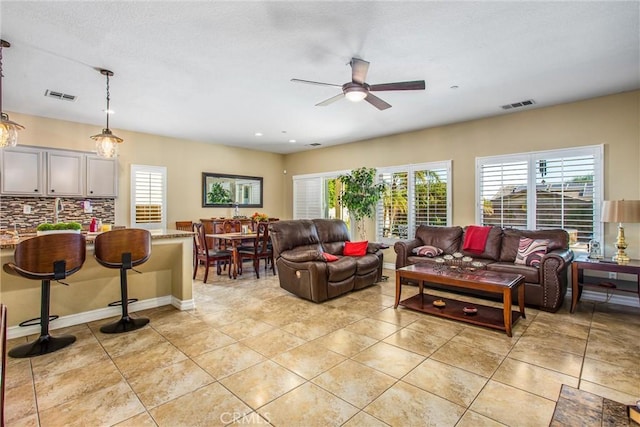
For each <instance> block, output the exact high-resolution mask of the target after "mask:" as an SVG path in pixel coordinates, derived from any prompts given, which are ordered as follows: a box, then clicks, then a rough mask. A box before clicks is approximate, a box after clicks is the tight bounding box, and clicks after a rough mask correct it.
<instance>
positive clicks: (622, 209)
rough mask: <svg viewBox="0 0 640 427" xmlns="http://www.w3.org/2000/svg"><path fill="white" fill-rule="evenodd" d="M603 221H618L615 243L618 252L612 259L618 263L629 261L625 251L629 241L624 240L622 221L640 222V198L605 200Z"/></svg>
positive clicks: (603, 203)
mask: <svg viewBox="0 0 640 427" xmlns="http://www.w3.org/2000/svg"><path fill="white" fill-rule="evenodd" d="M602 222H617V223H618V237H617V239H616V243H615V244H614V245H613V246H614V247H615V248H616V249H617V251H618V252H617V253H616V254H615V255H614V256H613V258H612V260H613V261H615V262H617V263H618V264H624V263H627V262H629V257H628V256H627V254H626V253H625V251H624V250H625V249H627V246H628V245H627V242H626V241H625V240H624V228H623V227H622V223H624V222H627V223H635V222H640V200H605V201H603V202H602Z"/></svg>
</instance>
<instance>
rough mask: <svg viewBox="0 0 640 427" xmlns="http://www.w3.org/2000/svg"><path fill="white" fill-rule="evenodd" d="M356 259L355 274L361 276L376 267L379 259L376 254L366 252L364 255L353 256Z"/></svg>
mask: <svg viewBox="0 0 640 427" xmlns="http://www.w3.org/2000/svg"><path fill="white" fill-rule="evenodd" d="M354 259H355V261H356V274H357V275H358V276H362V275H364V274H369V273H371V272H372V271H375V270H377V269H378V266H379V265H380V260H379V259H378V256H377V255H373V254H367V255H365V256H361V257H357V258H354Z"/></svg>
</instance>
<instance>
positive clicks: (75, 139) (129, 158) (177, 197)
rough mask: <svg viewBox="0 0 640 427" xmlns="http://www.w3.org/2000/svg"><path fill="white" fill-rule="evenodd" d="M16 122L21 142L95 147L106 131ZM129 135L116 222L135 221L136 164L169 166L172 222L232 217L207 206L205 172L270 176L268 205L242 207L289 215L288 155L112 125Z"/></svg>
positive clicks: (26, 119) (30, 119) (123, 148)
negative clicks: (133, 176) (95, 137)
mask: <svg viewBox="0 0 640 427" xmlns="http://www.w3.org/2000/svg"><path fill="white" fill-rule="evenodd" d="M11 118H12V120H14V121H16V122H18V123H20V124H21V125H23V126H24V127H25V130H23V131H22V132H20V142H19V143H20V144H23V145H35V146H45V147H55V148H64V149H70V150H81V151H95V148H94V142H93V140H91V139H90V138H89V137H90V136H91V135H95V134H97V133H100V131H101V128H100V127H99V126H92V125H85V124H80V123H74V122H66V121H61V120H52V119H46V118H42V117H34V116H27V115H22V114H18V113H11ZM112 130H113V133H115V134H116V135H118V136H119V137H121V138H123V139H124V142H123V143H122V144H120V147H119V148H120V153H119V159H118V160H119V167H120V178H119V182H118V184H119V196H118V198H117V199H116V223H117V224H123V225H129V224H130V213H129V210H130V202H129V195H130V174H131V165H132V164H142V165H153V166H166V167H167V199H168V201H169V203H168V213H167V219H168V222H167V225H168V226H169V227H173V225H174V223H175V221H183V220H186V221H188V220H197V219H199V218H211V217H219V216H230V215H232V214H233V209H232V208H203V207H201V206H202V197H201V192H202V178H201V173H202V172H218V173H226V174H236V175H250V176H261V177H263V178H264V207H263V208H246V209H240V212H241V214H243V215H251V214H252V213H253V212H255V211H256V210H257V211H260V212H265V213H267V214H268V215H271V216H273V217H282V216H283V215H285V211H284V209H285V206H287V205H288V204H289V203H288V202H285V199H284V195H283V191H282V190H283V186H284V177H285V176H284V175H283V173H282V171H283V169H284V156H283V155H281V154H272V153H265V152H259V151H253V150H246V149H240V148H231V147H226V146H223V145H218V144H205V143H200V142H195V141H187V140H182V139H175V138H167V137H161V136H156V135H150V134H144V133H138V132H127V131H123V130H120V129H112Z"/></svg>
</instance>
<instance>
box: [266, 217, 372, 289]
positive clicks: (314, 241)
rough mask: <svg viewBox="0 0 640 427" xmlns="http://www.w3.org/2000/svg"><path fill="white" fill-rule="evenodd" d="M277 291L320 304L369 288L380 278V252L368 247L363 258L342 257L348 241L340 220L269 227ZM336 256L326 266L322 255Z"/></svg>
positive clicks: (295, 221) (289, 222) (370, 244)
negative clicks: (280, 289)
mask: <svg viewBox="0 0 640 427" xmlns="http://www.w3.org/2000/svg"><path fill="white" fill-rule="evenodd" d="M269 234H270V236H271V242H272V244H273V256H274V259H275V263H276V268H277V269H278V278H279V280H280V287H281V288H283V289H286V290H288V291H289V292H291V293H293V294H295V295H298V296H299V297H302V298H305V299H308V300H311V301H314V302H322V301H326V300H327V299H329V298H334V297H337V296H339V295H342V294H344V293H347V292H350V291H352V290H355V289H362V288H364V287H367V286H369V285H372V284H374V283H376V282H377V281H379V280H380V278H381V277H382V251H381V250H380V247H379V245H377V244H375V243H369V245H368V247H367V253H366V254H365V255H364V256H359V257H353V256H344V255H343V249H344V244H345V242H346V241H349V232H348V230H347V226H346V224H345V223H344V222H343V221H342V220H339V219H313V220H289V221H278V222H274V223H271V224H270V225H269ZM325 252H326V253H329V254H332V255H336V256H337V257H338V259H337V260H335V261H332V262H327V261H325V259H324V256H323V253H325Z"/></svg>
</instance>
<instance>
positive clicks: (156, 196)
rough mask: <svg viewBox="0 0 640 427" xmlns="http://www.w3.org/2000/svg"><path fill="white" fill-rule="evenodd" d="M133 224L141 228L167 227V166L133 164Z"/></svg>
mask: <svg viewBox="0 0 640 427" xmlns="http://www.w3.org/2000/svg"><path fill="white" fill-rule="evenodd" d="M131 181H132V192H131V197H132V199H133V203H132V206H133V212H132V221H131V222H132V224H133V225H134V226H135V227H140V228H148V229H153V228H165V227H166V208H165V206H166V168H164V167H155V166H141V165H132V166H131Z"/></svg>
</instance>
